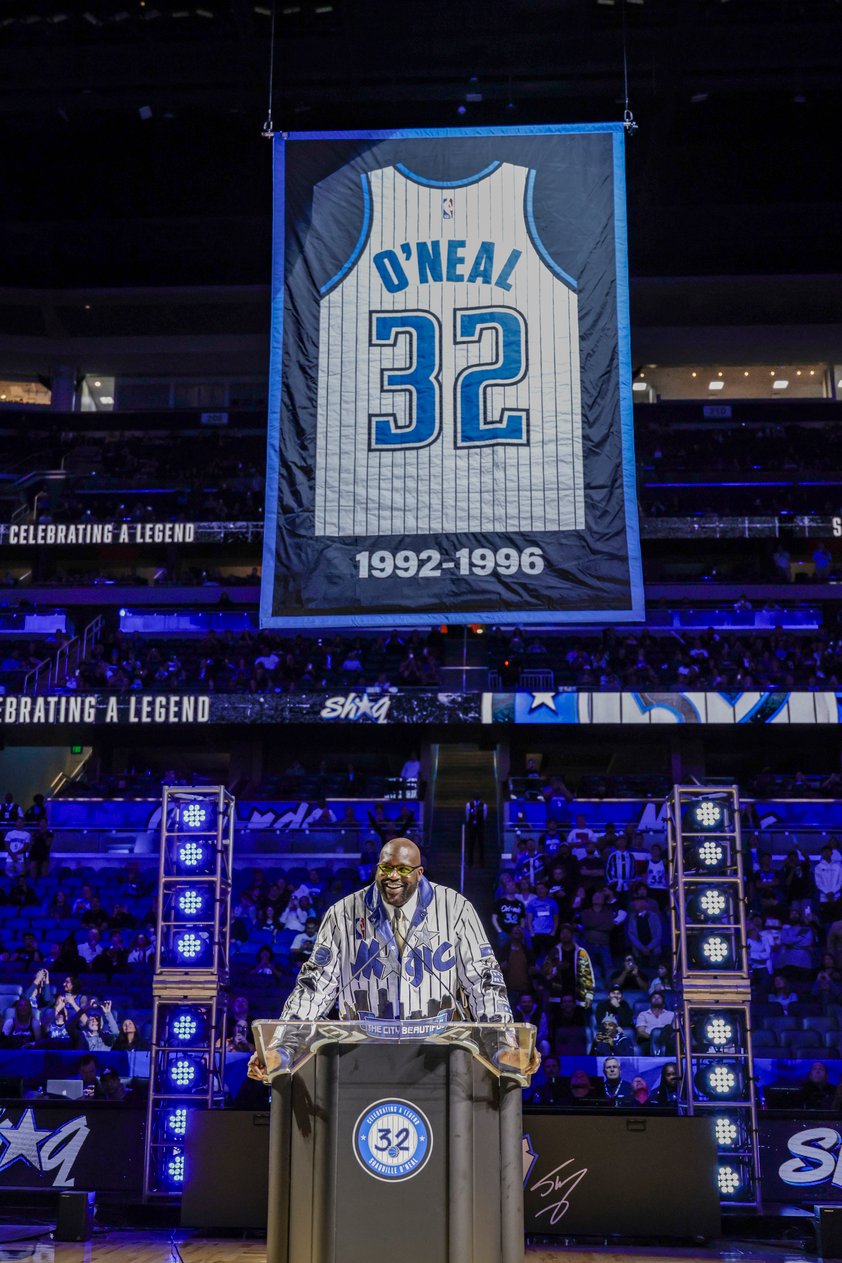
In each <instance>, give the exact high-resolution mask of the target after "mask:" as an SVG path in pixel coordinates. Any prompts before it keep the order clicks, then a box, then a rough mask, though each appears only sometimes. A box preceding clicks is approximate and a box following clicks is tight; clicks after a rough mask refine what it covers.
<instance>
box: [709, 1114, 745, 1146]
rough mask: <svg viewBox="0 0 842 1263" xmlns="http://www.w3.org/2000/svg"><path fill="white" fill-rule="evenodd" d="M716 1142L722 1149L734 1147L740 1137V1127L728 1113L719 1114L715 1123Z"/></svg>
mask: <svg viewBox="0 0 842 1263" xmlns="http://www.w3.org/2000/svg"><path fill="white" fill-rule="evenodd" d="M714 1131H715V1133H716V1143H717V1145H718V1146H719V1148H720V1149H733V1147H734V1145H735V1144H736V1143H737V1141H738V1140H739V1138H740V1129H739V1127H738V1126H737V1123H736V1122H735V1121H734V1119H733V1118H730V1117H729V1115H728V1114H719V1115H718V1116H717V1118H716V1121H715V1123H714Z"/></svg>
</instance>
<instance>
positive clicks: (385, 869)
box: [377, 864, 421, 877]
mask: <svg viewBox="0 0 842 1263" xmlns="http://www.w3.org/2000/svg"><path fill="white" fill-rule="evenodd" d="M420 867H421V865H420V864H378V865H377V871H378V873H380V874H381V876H383V877H388V876H389V874H390V873H397V874H398V875H399V876H400V877H411V876H412V874H413V873H414V872H415V870H416V869H418V868H420Z"/></svg>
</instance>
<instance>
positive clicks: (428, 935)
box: [412, 925, 439, 951]
mask: <svg viewBox="0 0 842 1263" xmlns="http://www.w3.org/2000/svg"><path fill="white" fill-rule="evenodd" d="M438 937H439V932H438V930H431V929H430V927H429V926H428V925H419V927H418V929H417V930H416V931H415V933H414V934H413V936H412V945H413V947H429V949H430V951H432V950H433V947H434V946H435V944H434V943H433V939H434V938H438Z"/></svg>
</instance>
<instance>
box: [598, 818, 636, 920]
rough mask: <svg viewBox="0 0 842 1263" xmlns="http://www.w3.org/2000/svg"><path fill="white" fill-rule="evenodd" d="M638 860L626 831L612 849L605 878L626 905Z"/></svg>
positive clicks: (607, 861)
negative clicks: (630, 845) (630, 847)
mask: <svg viewBox="0 0 842 1263" xmlns="http://www.w3.org/2000/svg"><path fill="white" fill-rule="evenodd" d="M635 866H636V860H635V857H634V852H633V851H631V850H630V849H629V841H628V836H627V834H626V833H622V834H621V835H620V837H618V839H617V845H616V846H615V847H614V850H613V851H610V852H609V854H608V857H607V859H606V861H605V880H606V882H607V883H608V885H609V886H610V887H611V889H612V890H613V891H614V893H615V894H616V895H617V898H618V899H619V901H620V903H621V904H622V906H623V907H625V905H626V902H627V900H628V894H629V891H630V890H631V887H632V882H633V881H634V874H635Z"/></svg>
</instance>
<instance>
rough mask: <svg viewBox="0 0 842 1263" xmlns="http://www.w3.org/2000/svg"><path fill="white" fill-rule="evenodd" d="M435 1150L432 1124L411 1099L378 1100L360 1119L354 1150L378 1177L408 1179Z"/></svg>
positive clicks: (376, 1177)
mask: <svg viewBox="0 0 842 1263" xmlns="http://www.w3.org/2000/svg"><path fill="white" fill-rule="evenodd" d="M432 1151H433V1133H432V1131H431V1130H430V1124H429V1122H428V1121H427V1119H426V1118H425V1116H424V1115H423V1114H422V1113H421V1111H420V1110H419V1109H416V1108H415V1106H414V1105H412V1104H410V1102H409V1101H401V1100H398V1099H396V1098H391V1099H387V1100H384V1101H375V1102H374V1104H373V1105H371V1106H369V1108H368V1109H367V1110H365V1111H364V1112H363V1113H362V1114H360V1116H359V1118H358V1119H357V1122H356V1125H355V1127H354V1153H355V1154H356V1155H357V1161H358V1162H359V1163H360V1165H361V1166H362V1167H363V1168H364V1169H365V1170H366V1171H368V1173H369V1175H373V1176H374V1178H375V1179H376V1180H387V1181H389V1180H409V1179H411V1178H412V1176H413V1175H417V1174H418V1172H419V1171H420V1170H421V1168H422V1167H423V1166H424V1165H425V1164H426V1162H427V1160H428V1158H429V1157H430V1154H431V1153H432Z"/></svg>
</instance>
